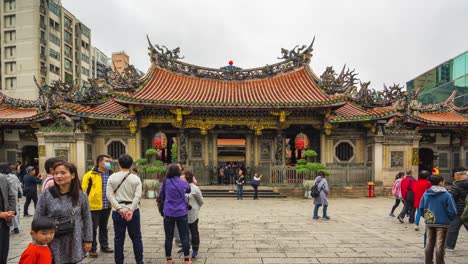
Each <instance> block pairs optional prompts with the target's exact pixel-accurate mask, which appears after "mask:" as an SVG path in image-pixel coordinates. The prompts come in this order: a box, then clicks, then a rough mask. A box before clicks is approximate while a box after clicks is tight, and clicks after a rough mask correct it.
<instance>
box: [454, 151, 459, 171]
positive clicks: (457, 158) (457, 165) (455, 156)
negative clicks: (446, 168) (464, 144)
mask: <svg viewBox="0 0 468 264" xmlns="http://www.w3.org/2000/svg"><path fill="white" fill-rule="evenodd" d="M453 167H454V168H456V167H460V153H458V152H454V153H453Z"/></svg>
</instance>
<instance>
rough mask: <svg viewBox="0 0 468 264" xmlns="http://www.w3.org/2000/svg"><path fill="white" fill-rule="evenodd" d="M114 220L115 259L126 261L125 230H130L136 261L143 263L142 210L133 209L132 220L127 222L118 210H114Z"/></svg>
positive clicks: (119, 261)
mask: <svg viewBox="0 0 468 264" xmlns="http://www.w3.org/2000/svg"><path fill="white" fill-rule="evenodd" d="M112 220H113V221H114V233H115V237H114V260H115V263H117V264H123V263H124V254H123V250H124V242H125V231H126V230H128V235H129V236H130V239H131V240H132V243H133V254H134V255H135V261H136V263H143V242H142V239H141V226H140V210H139V209H136V210H135V211H133V217H132V220H130V221H129V222H127V220H125V219H124V218H122V216H120V214H119V213H117V212H116V211H113V212H112Z"/></svg>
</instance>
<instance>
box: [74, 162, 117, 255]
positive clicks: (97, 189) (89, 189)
mask: <svg viewBox="0 0 468 264" xmlns="http://www.w3.org/2000/svg"><path fill="white" fill-rule="evenodd" d="M112 173H113V172H112V171H111V163H110V157H109V156H108V155H99V156H97V158H96V166H95V167H94V168H93V169H91V170H90V171H88V172H87V173H86V174H85V175H84V176H83V180H82V182H81V188H82V189H83V191H85V192H86V193H87V194H88V200H89V208H90V209H91V217H92V220H93V245H92V248H91V251H90V252H89V256H90V257H92V258H97V256H98V253H97V252H96V250H97V241H96V236H97V229H98V228H99V244H100V246H101V252H104V253H113V252H114V250H113V249H111V248H110V247H109V238H108V235H107V223H108V221H109V216H110V213H111V204H110V202H109V200H108V198H107V194H106V188H107V181H108V180H109V177H110V176H111V175H112Z"/></svg>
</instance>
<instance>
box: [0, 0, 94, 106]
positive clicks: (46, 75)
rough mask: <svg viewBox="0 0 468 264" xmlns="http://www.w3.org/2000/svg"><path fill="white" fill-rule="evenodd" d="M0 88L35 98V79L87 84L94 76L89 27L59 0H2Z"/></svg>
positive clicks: (16, 94) (6, 91) (15, 94)
mask: <svg viewBox="0 0 468 264" xmlns="http://www.w3.org/2000/svg"><path fill="white" fill-rule="evenodd" d="M0 3H1V10H0V17H1V22H0V28H1V37H0V38H1V39H0V43H1V49H0V50H1V51H0V55H1V56H0V58H1V59H0V60H1V63H0V74H1V83H0V89H1V91H2V92H3V93H5V94H6V95H8V96H12V97H16V98H22V99H36V98H37V97H38V90H37V89H36V87H35V85H34V81H33V77H34V76H35V77H36V78H37V79H38V80H39V81H42V82H46V83H49V84H50V83H52V82H53V81H54V80H59V79H60V80H63V81H66V82H73V83H75V84H78V85H83V84H84V83H85V82H87V80H88V79H89V78H92V64H91V63H92V61H91V56H92V47H91V30H90V29H89V28H88V27H87V26H86V25H84V24H83V23H82V22H80V21H79V20H78V19H77V18H76V17H75V16H74V15H73V14H72V13H70V12H69V11H68V10H66V9H65V8H64V7H63V6H62V3H61V0H0Z"/></svg>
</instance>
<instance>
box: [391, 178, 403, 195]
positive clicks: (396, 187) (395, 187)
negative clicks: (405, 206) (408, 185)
mask: <svg viewBox="0 0 468 264" xmlns="http://www.w3.org/2000/svg"><path fill="white" fill-rule="evenodd" d="M392 195H393V196H396V197H401V179H398V180H396V181H395V183H394V184H393V188H392Z"/></svg>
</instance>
